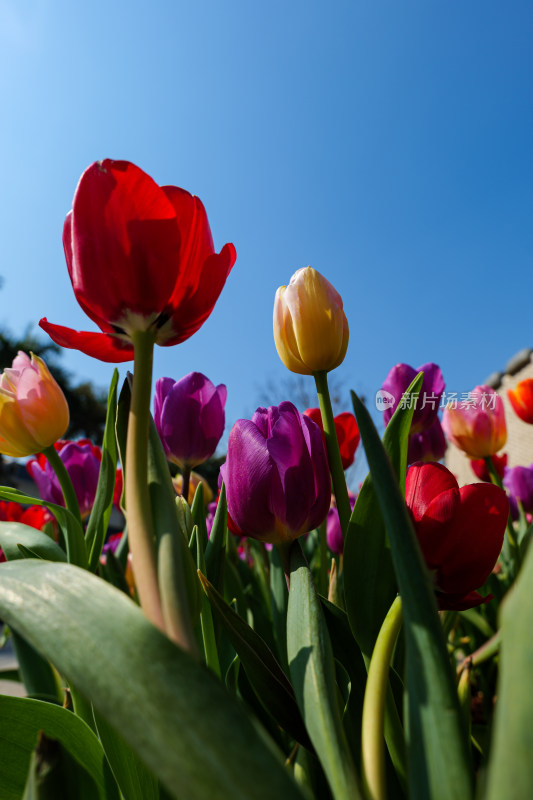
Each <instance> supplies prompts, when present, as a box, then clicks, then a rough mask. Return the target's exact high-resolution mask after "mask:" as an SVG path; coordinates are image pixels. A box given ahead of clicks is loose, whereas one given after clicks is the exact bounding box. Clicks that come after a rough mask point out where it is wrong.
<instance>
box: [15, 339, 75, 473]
mask: <svg viewBox="0 0 533 800" xmlns="http://www.w3.org/2000/svg"><path fill="white" fill-rule="evenodd" d="M68 423H69V411H68V405H67V401H66V400H65V395H64V394H63V392H62V391H61V389H60V388H59V386H58V384H57V383H56V381H55V380H54V378H53V377H52V375H51V374H50V370H49V369H48V367H47V366H46V364H45V363H44V361H43V360H42V358H39V357H38V356H35V355H33V353H31V359H30V357H29V356H27V355H26V353H23V352H21V351H19V353H18V354H17V356H16V357H15V359H14V361H13V365H12V366H11V368H9V369H6V370H4V372H3V373H2V374H1V375H0V453H3V454H4V455H6V456H11V457H12V458H23V457H24V456H29V455H32V453H39V452H41V451H42V450H44V449H45V448H47V447H50V445H52V444H54V442H57V440H58V439H61V437H62V436H63V435H64V434H65V431H66V430H67V428H68Z"/></svg>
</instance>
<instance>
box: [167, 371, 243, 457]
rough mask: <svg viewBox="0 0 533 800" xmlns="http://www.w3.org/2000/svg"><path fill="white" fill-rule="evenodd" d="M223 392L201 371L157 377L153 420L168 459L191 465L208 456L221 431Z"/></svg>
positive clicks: (224, 397)
mask: <svg viewBox="0 0 533 800" xmlns="http://www.w3.org/2000/svg"><path fill="white" fill-rule="evenodd" d="M226 395H227V391H226V387H225V386H224V385H223V384H221V385H220V386H214V385H213V384H212V383H211V381H210V380H209V378H206V377H205V375H202V374H201V372H190V373H189V374H188V375H185V377H184V378H182V379H181V380H179V381H173V380H172V378H160V379H159V380H158V381H157V383H156V385H155V400H154V422H155V426H156V428H157V432H158V433H159V436H160V437H161V441H162V443H163V447H164V449H165V453H166V455H167V458H168V460H169V461H173V462H174V463H175V464H177V465H178V466H179V467H181V469H192V468H193V467H196V466H197V465H198V464H203V462H204V461H207V459H208V458H211V456H212V455H213V453H214V452H215V450H216V449H217V444H218V443H219V441H220V437H221V436H222V434H223V433H224V425H225V415H224V406H225V405H226Z"/></svg>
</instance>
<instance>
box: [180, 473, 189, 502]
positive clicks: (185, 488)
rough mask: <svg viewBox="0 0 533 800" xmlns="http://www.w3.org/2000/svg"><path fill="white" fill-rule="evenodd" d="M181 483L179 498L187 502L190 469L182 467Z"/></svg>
mask: <svg viewBox="0 0 533 800" xmlns="http://www.w3.org/2000/svg"><path fill="white" fill-rule="evenodd" d="M181 477H182V483H181V496H182V497H183V499H184V500H186V501H187V503H188V502H189V483H190V480H191V468H190V467H183V469H182V471H181Z"/></svg>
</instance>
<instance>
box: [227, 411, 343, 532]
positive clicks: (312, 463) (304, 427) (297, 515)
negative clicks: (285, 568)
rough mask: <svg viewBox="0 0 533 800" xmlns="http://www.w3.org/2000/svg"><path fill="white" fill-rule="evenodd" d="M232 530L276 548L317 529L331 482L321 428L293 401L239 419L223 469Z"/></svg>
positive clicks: (234, 428)
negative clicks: (277, 545) (250, 417)
mask: <svg viewBox="0 0 533 800" xmlns="http://www.w3.org/2000/svg"><path fill="white" fill-rule="evenodd" d="M221 473H222V478H223V480H224V483H225V485H226V497H227V502H228V512H229V515H230V517H231V520H232V523H233V529H234V530H237V531H238V532H239V533H241V534H243V535H246V536H251V537H253V538H255V539H259V540H260V541H263V542H271V543H272V544H282V543H285V542H290V541H291V540H293V539H296V538H297V537H298V536H301V535H302V534H303V533H307V532H308V531H310V530H312V529H313V528H316V527H318V525H320V523H321V522H322V521H323V520H324V519H325V517H326V514H327V512H328V508H329V504H330V499H331V483H330V477H329V469H328V462H327V457H326V451H325V449H324V443H323V441H322V434H321V432H320V428H319V427H318V425H315V423H314V422H313V421H312V420H310V419H309V418H308V417H306V416H304V415H303V414H300V412H299V411H298V410H297V409H296V408H295V407H294V406H293V404H292V403H289V402H284V403H280V405H279V406H271V407H270V408H269V409H266V408H258V409H257V411H256V412H255V414H254V415H253V417H252V419H251V420H246V419H240V420H237V422H236V423H235V425H234V426H233V428H232V430H231V433H230V435H229V442H228V456H227V460H226V463H225V464H224V465H223V466H222V468H221Z"/></svg>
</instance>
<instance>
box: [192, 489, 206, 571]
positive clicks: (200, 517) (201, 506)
mask: <svg viewBox="0 0 533 800" xmlns="http://www.w3.org/2000/svg"><path fill="white" fill-rule="evenodd" d="M191 514H192V521H193V525H197V526H198V531H197V536H198V537H199V541H200V546H201V548H202V554H205V549H206V547H207V542H208V536H207V523H206V517H205V500H204V486H203V483H202V481H199V483H198V486H197V487H196V491H195V493H194V499H193V501H192V506H191ZM197 566H198V569H201V567H200V565H199V564H197ZM202 572H203V570H202Z"/></svg>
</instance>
